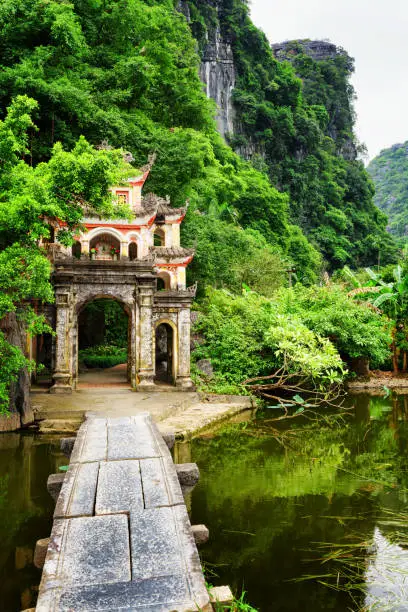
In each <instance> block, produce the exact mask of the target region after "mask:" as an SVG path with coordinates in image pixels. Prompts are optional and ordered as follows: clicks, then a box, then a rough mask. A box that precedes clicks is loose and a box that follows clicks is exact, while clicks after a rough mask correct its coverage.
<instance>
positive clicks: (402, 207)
mask: <svg viewBox="0 0 408 612" xmlns="http://www.w3.org/2000/svg"><path fill="white" fill-rule="evenodd" d="M367 170H368V172H369V174H370V175H371V178H372V179H373V181H374V185H375V196H374V202H375V203H376V205H377V206H378V208H380V209H381V210H382V211H383V212H385V213H386V214H387V215H388V218H389V226H388V229H389V231H390V232H391V233H392V234H394V235H395V236H397V237H399V238H404V242H405V240H406V237H407V236H408V142H404V143H402V144H395V145H393V146H392V147H390V148H389V149H384V150H383V151H381V153H380V154H379V155H378V156H377V157H375V158H374V159H373V160H372V161H371V162H370V164H369V165H368V168H367Z"/></svg>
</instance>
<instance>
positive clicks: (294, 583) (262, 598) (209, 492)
mask: <svg viewBox="0 0 408 612" xmlns="http://www.w3.org/2000/svg"><path fill="white" fill-rule="evenodd" d="M347 401H348V405H349V406H355V410H354V411H353V414H352V415H351V416H350V417H348V418H346V419H345V420H344V421H343V422H339V423H338V424H337V425H333V424H332V425H331V426H328V425H327V424H325V423H321V422H320V423H316V424H313V423H302V424H295V423H294V421H291V424H290V429H286V431H285V430H284V428H281V432H284V434H285V435H284V436H283V437H281V436H278V437H277V438H278V439H274V438H272V437H271V435H269V436H268V435H266V436H265V435H262V432H263V431H264V430H265V431H266V432H267V431H268V427H267V426H265V425H263V426H261V424H260V425H259V426H255V427H250V428H247V430H246V434H247V435H246V434H245V433H242V432H241V433H239V431H238V432H237V431H232V432H226V433H223V434H215V435H214V436H213V437H212V436H209V437H208V438H207V439H197V440H195V441H193V442H192V443H191V444H190V445H182V446H181V447H179V454H180V457H183V455H184V460H188V459H189V457H190V460H191V461H195V462H197V463H198V465H199V467H200V470H201V481H200V483H199V485H198V486H197V487H196V489H195V490H194V492H193V494H192V498H191V500H190V503H191V511H192V522H193V524H200V523H204V524H205V525H207V527H208V528H209V530H210V542H209V543H208V544H207V545H206V546H205V547H204V548H203V549H202V551H201V553H202V558H203V561H204V563H205V566H206V567H207V571H208V572H209V573H210V572H214V573H215V574H216V576H214V577H209V580H210V581H211V582H212V583H213V584H217V585H222V584H229V585H230V586H231V587H232V589H233V590H234V591H235V592H236V593H240V592H241V591H242V589H244V590H245V591H246V593H247V601H248V602H249V603H250V604H252V606H254V607H255V608H257V609H258V610H261V611H262V612H265V611H269V610H271V611H272V610H273V611H274V612H283V611H290V612H295V611H296V612H297V611H303V610H310V611H313V612H318V611H322V612H323V611H325V612H326V611H328V610H333V611H338V612H344V611H346V610H363V609H370V610H381V612H383V611H385V610H392V611H397V610H398V611H403V610H405V611H407V610H408V546H407V548H405V547H404V543H406V544H407V545H408V503H407V502H408V446H407V445H408V420H407V417H408V396H407V395H405V396H400V397H397V396H394V397H393V398H389V399H382V398H371V399H370V398H369V397H368V396H357V397H355V398H348V400H347ZM270 412H271V411H270ZM272 412H273V411H272ZM275 425H276V424H275ZM285 427H288V426H285ZM269 432H271V429H270V428H269ZM401 543H402V545H401ZM332 554H336V555H338V559H336V560H328V561H326V562H322V559H323V558H324V556H325V555H326V556H327V555H332ZM307 576H316V578H308V579H305V580H300V579H302V578H305V577H307ZM317 576H319V578H317ZM342 588H343V589H344V590H341V589H342Z"/></svg>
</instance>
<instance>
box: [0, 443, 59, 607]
mask: <svg viewBox="0 0 408 612" xmlns="http://www.w3.org/2000/svg"><path fill="white" fill-rule="evenodd" d="M58 444H59V440H58V438H54V439H51V438H46V437H41V436H33V435H22V434H17V433H12V434H0V537H1V547H0V585H1V586H0V610H2V611H3V612H18V611H20V610H25V609H26V608H30V607H32V606H34V605H35V601H36V598H37V587H38V584H39V581H40V578H41V572H40V571H39V570H37V569H36V568H35V567H34V565H33V554H34V547H35V542H36V541H37V540H38V539H39V538H42V537H47V536H48V535H49V533H50V531H51V524H52V513H53V503H52V500H51V498H50V496H49V494H48V492H47V487H46V484H47V478H48V476H49V474H51V473H53V472H55V471H56V470H57V469H58V466H59V465H62V464H64V463H66V459H65V457H64V456H63V455H62V454H61V452H60V451H59V447H58Z"/></svg>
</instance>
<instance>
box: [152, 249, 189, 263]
mask: <svg viewBox="0 0 408 612" xmlns="http://www.w3.org/2000/svg"><path fill="white" fill-rule="evenodd" d="M150 252H151V253H152V254H154V255H155V257H156V261H158V260H160V259H162V260H165V261H174V260H175V259H181V260H183V261H184V260H186V259H189V258H192V257H194V254H195V250H194V249H185V248H184V247H181V246H177V247H150Z"/></svg>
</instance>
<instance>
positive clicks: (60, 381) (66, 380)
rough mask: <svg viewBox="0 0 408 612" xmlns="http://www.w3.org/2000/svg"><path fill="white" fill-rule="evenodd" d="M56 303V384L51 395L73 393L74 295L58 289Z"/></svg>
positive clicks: (51, 390) (54, 378)
mask: <svg viewBox="0 0 408 612" xmlns="http://www.w3.org/2000/svg"><path fill="white" fill-rule="evenodd" d="M55 303H56V309H57V313H56V330H55V331H56V350H55V369H54V373H53V376H52V378H53V381H54V384H53V386H52V387H51V389H50V393H72V371H71V370H72V338H71V319H72V308H73V296H72V293H71V292H70V291H69V290H68V289H66V288H65V287H64V288H61V289H60V288H57V289H56V294H55Z"/></svg>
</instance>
